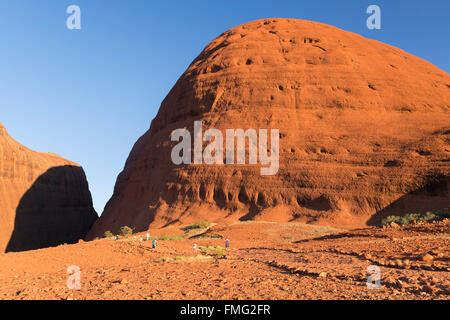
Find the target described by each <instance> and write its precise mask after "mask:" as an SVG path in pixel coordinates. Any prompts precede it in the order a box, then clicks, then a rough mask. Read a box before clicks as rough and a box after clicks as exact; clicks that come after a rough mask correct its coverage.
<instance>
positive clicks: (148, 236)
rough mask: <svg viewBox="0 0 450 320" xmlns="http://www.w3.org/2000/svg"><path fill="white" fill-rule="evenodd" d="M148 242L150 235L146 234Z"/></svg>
mask: <svg viewBox="0 0 450 320" xmlns="http://www.w3.org/2000/svg"><path fill="white" fill-rule="evenodd" d="M148 240H150V233H148V232H147V241H148Z"/></svg>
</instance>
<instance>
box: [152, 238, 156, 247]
mask: <svg viewBox="0 0 450 320" xmlns="http://www.w3.org/2000/svg"><path fill="white" fill-rule="evenodd" d="M155 248H156V239H155V240H153V249H155Z"/></svg>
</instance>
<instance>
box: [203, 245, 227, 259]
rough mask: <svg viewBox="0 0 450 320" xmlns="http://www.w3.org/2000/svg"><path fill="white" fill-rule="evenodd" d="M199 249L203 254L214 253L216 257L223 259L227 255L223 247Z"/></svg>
mask: <svg viewBox="0 0 450 320" xmlns="http://www.w3.org/2000/svg"><path fill="white" fill-rule="evenodd" d="M198 249H199V250H200V251H202V252H206V253H212V254H214V255H217V257H222V256H223V255H224V254H225V248H222V247H214V246H210V247H202V246H200V247H199V248H198Z"/></svg>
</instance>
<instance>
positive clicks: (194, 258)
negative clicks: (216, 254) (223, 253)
mask: <svg viewBox="0 0 450 320" xmlns="http://www.w3.org/2000/svg"><path fill="white" fill-rule="evenodd" d="M210 259H212V258H211V257H210V256H204V255H201V254H200V255H196V256H189V257H184V256H176V257H174V258H171V257H162V258H159V259H157V260H153V261H150V262H153V263H160V262H172V261H177V262H191V261H199V260H200V261H201V260H204V261H205V260H210Z"/></svg>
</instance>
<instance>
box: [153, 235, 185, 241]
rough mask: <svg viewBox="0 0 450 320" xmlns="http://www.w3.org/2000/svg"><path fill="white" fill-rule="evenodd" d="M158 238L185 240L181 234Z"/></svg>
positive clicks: (159, 238) (158, 238)
mask: <svg viewBox="0 0 450 320" xmlns="http://www.w3.org/2000/svg"><path fill="white" fill-rule="evenodd" d="M156 240H184V237H183V236H180V235H172V236H166V235H164V236H161V237H157V238H156Z"/></svg>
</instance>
